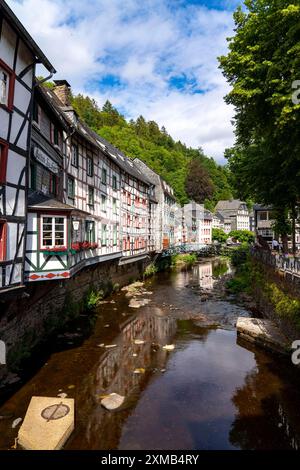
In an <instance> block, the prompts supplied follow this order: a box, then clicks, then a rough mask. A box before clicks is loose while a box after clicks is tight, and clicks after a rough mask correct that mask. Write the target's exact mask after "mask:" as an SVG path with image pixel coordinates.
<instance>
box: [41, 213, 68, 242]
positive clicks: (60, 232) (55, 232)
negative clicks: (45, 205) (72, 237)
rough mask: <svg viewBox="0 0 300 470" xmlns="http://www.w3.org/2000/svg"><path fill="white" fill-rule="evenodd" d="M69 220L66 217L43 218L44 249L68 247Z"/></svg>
mask: <svg viewBox="0 0 300 470" xmlns="http://www.w3.org/2000/svg"><path fill="white" fill-rule="evenodd" d="M66 225H67V219H66V217H64V216H60V217H49V216H42V243H41V244H42V246H41V248H42V249H45V248H53V247H55V246H63V247H66V245H67V230H66Z"/></svg>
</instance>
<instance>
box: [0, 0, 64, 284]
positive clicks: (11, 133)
mask: <svg viewBox="0 0 300 470" xmlns="http://www.w3.org/2000/svg"><path fill="white" fill-rule="evenodd" d="M37 63H42V64H43V65H44V66H45V67H46V69H47V70H48V71H49V72H50V73H55V69H54V68H53V66H52V65H51V64H50V62H49V61H48V60H47V58H46V57H45V55H44V54H43V53H42V51H41V50H40V49H39V47H38V46H37V44H36V43H35V42H34V40H33V39H32V38H31V36H30V35H29V33H28V32H27V31H26V30H25V28H24V27H23V26H22V25H21V23H20V22H19V20H18V19H17V18H16V16H15V15H14V13H13V12H12V11H11V10H10V8H9V7H8V6H7V4H6V3H5V2H4V1H3V0H1V1H0V293H1V291H2V293H4V291H9V290H12V289H14V290H15V289H18V288H19V289H20V288H22V286H23V283H24V269H23V268H24V256H25V232H26V217H27V178H28V163H29V152H30V136H31V119H32V104H33V100H32V94H33V88H34V77H35V68H36V64H37Z"/></svg>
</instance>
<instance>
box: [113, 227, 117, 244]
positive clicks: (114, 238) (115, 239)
mask: <svg viewBox="0 0 300 470" xmlns="http://www.w3.org/2000/svg"><path fill="white" fill-rule="evenodd" d="M117 241H118V227H117V226H116V225H114V228H113V245H114V246H116V245H117Z"/></svg>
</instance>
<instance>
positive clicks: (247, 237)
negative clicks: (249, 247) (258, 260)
mask: <svg viewBox="0 0 300 470" xmlns="http://www.w3.org/2000/svg"><path fill="white" fill-rule="evenodd" d="M228 236H229V237H231V238H232V239H233V240H237V241H239V242H241V243H253V242H254V240H255V235H254V233H253V232H250V230H231V232H230V233H229V235H228Z"/></svg>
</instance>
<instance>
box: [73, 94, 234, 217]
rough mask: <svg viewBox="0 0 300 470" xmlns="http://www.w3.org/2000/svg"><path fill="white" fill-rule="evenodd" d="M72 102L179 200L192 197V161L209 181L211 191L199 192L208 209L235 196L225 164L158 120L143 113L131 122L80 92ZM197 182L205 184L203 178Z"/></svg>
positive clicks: (107, 103)
mask: <svg viewBox="0 0 300 470" xmlns="http://www.w3.org/2000/svg"><path fill="white" fill-rule="evenodd" d="M72 105H73V107H74V108H75V110H76V111H77V113H78V115H79V116H80V117H81V119H83V120H84V121H85V122H86V123H87V125H88V126H90V127H91V128H92V129H93V130H94V131H96V132H97V133H99V135H101V136H102V137H104V138H105V139H107V140H108V141H109V142H111V143H112V144H113V145H115V146H116V147H118V148H119V149H120V150H122V151H123V152H124V153H126V155H128V157H131V158H135V157H138V158H140V159H141V160H143V161H144V162H145V163H146V164H147V165H149V167H150V168H152V169H153V170H154V171H156V172H157V173H159V174H160V175H161V176H162V177H163V178H164V179H165V180H166V181H167V183H169V184H170V185H171V186H172V187H173V188H174V192H175V196H176V198H177V200H178V202H179V203H181V204H185V203H187V202H188V201H189V199H190V198H191V197H192V195H189V194H188V192H187V188H186V181H187V177H188V175H189V174H190V172H189V170H190V169H191V165H192V162H195V161H197V166H198V167H201V172H202V174H203V176H204V175H205V178H206V182H207V183H208V182H209V184H210V190H209V191H206V192H205V191H203V187H202V189H201V188H200V187H199V191H198V194H201V200H202V199H203V200H202V202H204V200H205V206H206V207H207V208H208V209H211V210H212V209H213V208H214V207H215V205H216V203H217V202H218V201H219V200H220V199H227V198H231V197H232V190H231V183H230V178H229V171H228V169H227V168H226V167H223V166H221V165H218V164H217V163H216V162H215V161H214V160H213V159H212V158H208V157H207V156H205V155H204V153H203V151H202V149H201V148H198V149H193V148H189V147H187V146H186V145H184V144H182V143H181V142H180V141H177V142H176V141H175V140H174V139H173V138H172V137H171V136H170V135H169V134H168V132H167V130H166V129H165V127H161V128H160V127H159V126H158V124H157V123H156V122H155V121H146V120H145V118H144V117H143V116H139V117H138V118H137V119H136V120H130V121H129V122H128V121H126V119H125V118H124V117H123V116H122V115H121V114H120V113H119V112H118V111H117V109H116V108H114V106H113V105H112V104H111V103H110V102H109V101H107V102H106V103H105V104H104V106H103V107H102V108H99V107H98V105H97V103H96V101H94V100H92V99H91V98H90V97H88V96H83V95H80V94H79V95H77V96H73V97H72ZM198 183H199V185H200V184H202V182H201V181H200V179H198ZM202 186H203V185H202ZM206 189H208V186H207V185H206ZM191 194H192V193H191ZM195 200H196V199H195Z"/></svg>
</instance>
